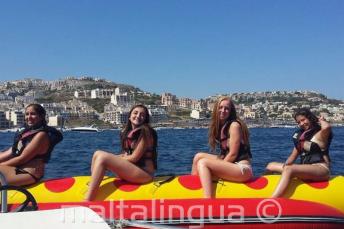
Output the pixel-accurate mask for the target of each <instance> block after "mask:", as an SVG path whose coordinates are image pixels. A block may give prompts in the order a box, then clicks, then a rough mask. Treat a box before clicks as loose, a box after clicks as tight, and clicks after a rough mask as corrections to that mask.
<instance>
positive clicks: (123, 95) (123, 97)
mask: <svg viewBox="0 0 344 229" xmlns="http://www.w3.org/2000/svg"><path fill="white" fill-rule="evenodd" d="M111 103H112V104H113V105H115V106H123V107H131V106H132V105H133V104H134V99H133V97H132V96H131V95H129V93H128V92H127V91H125V90H124V89H123V88H119V87H117V88H116V89H115V93H113V94H112V95H111Z"/></svg>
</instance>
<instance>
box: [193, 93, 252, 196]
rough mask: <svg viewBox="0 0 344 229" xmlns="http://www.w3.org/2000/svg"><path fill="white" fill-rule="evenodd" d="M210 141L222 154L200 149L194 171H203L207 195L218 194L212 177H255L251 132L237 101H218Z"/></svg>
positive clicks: (201, 175) (199, 173)
mask: <svg viewBox="0 0 344 229" xmlns="http://www.w3.org/2000/svg"><path fill="white" fill-rule="evenodd" d="M209 145H210V147H211V149H212V151H215V148H216V145H218V146H219V149H220V153H219V155H214V154H209V153H203V152H199V153H197V154H196V155H195V157H194V159H193V164H192V171H191V174H192V175H199V177H200V180H201V183H202V187H203V193H204V197H205V198H212V197H214V193H213V191H212V189H213V187H212V179H213V177H215V178H221V179H224V180H229V181H236V182H245V181H247V180H249V179H251V178H252V176H253V172H252V168H251V158H252V155H251V151H250V143H249V132H248V129H247V126H246V124H245V123H244V122H243V121H242V120H240V119H239V117H237V113H236V110H235V106H234V103H233V101H232V100H231V99H230V98H229V97H221V98H219V100H218V101H217V102H216V103H215V105H214V108H213V113H212V118H211V123H210V128H209Z"/></svg>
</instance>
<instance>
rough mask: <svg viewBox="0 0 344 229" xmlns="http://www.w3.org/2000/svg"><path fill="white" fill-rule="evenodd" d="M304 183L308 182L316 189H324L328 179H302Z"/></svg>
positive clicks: (327, 184)
mask: <svg viewBox="0 0 344 229" xmlns="http://www.w3.org/2000/svg"><path fill="white" fill-rule="evenodd" d="M304 182H305V184H308V185H309V186H311V187H313V188H316V189H324V188H327V186H329V181H304Z"/></svg>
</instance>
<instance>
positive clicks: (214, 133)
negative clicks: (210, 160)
mask: <svg viewBox="0 0 344 229" xmlns="http://www.w3.org/2000/svg"><path fill="white" fill-rule="evenodd" d="M224 100H227V101H229V106H230V113H229V116H228V119H227V120H226V121H229V122H230V121H237V122H238V123H239V124H240V127H241V132H242V135H243V140H244V144H245V145H247V146H249V144H250V143H249V132H248V128H247V125H246V124H245V123H244V122H243V121H242V120H241V119H240V118H239V117H238V115H237V112H236V109H235V105H234V103H233V101H232V100H231V99H230V98H229V97H227V96H221V97H220V98H219V99H218V100H217V101H216V102H215V104H214V107H213V112H212V114H211V122H210V127H209V133H208V141H209V145H210V148H211V149H212V150H215V148H216V140H217V139H219V138H220V135H221V125H220V120H219V106H220V103H221V102H222V101H224Z"/></svg>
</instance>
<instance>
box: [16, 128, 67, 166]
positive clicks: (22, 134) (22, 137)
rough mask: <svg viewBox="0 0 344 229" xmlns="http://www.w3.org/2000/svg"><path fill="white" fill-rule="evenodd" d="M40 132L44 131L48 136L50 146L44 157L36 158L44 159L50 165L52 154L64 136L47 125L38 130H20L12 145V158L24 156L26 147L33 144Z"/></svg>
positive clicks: (38, 156)
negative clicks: (32, 141)
mask: <svg viewBox="0 0 344 229" xmlns="http://www.w3.org/2000/svg"><path fill="white" fill-rule="evenodd" d="M40 131H44V132H46V133H47V134H48V137H49V141H50V145H49V148H48V151H47V152H46V153H45V154H43V155H36V156H35V157H34V159H35V158H42V159H43V161H44V162H45V163H48V162H49V160H50V156H51V152H52V151H53V149H54V147H55V145H56V144H57V143H59V142H60V141H62V139H63V136H62V134H61V132H60V131H58V130H56V129H55V128H53V127H50V126H47V125H41V126H40V127H38V128H34V129H33V128H29V127H24V128H22V129H19V130H18V132H17V133H16V134H15V136H14V142H13V145H12V156H13V157H18V156H20V155H21V154H22V152H23V151H24V149H25V147H26V146H27V145H28V144H29V143H30V142H31V140H32V139H33V138H34V136H35V135H36V134H37V133H39V132H40Z"/></svg>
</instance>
